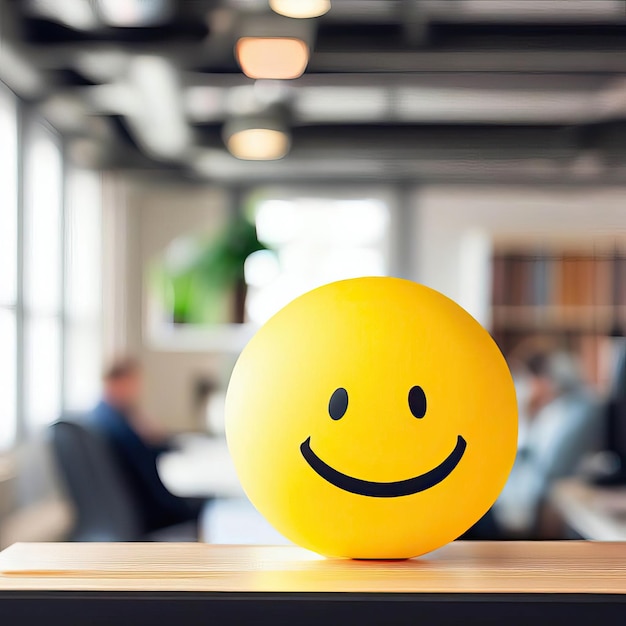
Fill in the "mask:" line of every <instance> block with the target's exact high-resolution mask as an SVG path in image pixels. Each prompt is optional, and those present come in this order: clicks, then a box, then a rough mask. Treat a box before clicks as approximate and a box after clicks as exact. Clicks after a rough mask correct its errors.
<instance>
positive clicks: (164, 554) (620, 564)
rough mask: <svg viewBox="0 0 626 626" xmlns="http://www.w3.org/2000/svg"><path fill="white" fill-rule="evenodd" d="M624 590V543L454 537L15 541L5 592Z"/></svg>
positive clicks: (1, 576) (0, 567)
mask: <svg viewBox="0 0 626 626" xmlns="http://www.w3.org/2000/svg"><path fill="white" fill-rule="evenodd" d="M18 590H26V591H42V590H45V591H173V592H176V591H200V592H241V593H256V592H262V593H328V592H331V593H332V592H350V593H453V594H454V593H465V594H467V593H479V594H480V593H489V594H493V593H520V594H546V593H553V594H554V593H558V594H563V593H564V594H589V593H598V594H609V593H610V594H626V543H592V542H578V541H576V542H573V541H571V542H537V543H526V542H506V543H498V542H485V543H483V542H455V543H452V544H449V545H448V546H446V547H445V548H442V549H441V550H438V551H437V552H435V553H432V554H430V555H427V556H425V557H422V558H420V559H413V560H410V561H350V560H340V559H324V558H322V557H319V556H317V555H315V554H312V553H310V552H307V551H305V550H302V549H300V548H295V547H287V546H280V547H269V546H217V545H215V546H211V545H207V544H165V543H163V544H159V543H150V544H148V543H137V544H120V543H118V544H93V543H92V544H86V543H83V544H80V543H72V544H62V543H59V544H36V543H34V544H15V545H14V546H11V547H10V548H8V549H7V550H5V551H4V552H2V553H0V593H1V592H6V591H18Z"/></svg>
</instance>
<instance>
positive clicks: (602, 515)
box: [550, 479, 626, 541]
mask: <svg viewBox="0 0 626 626" xmlns="http://www.w3.org/2000/svg"><path fill="white" fill-rule="evenodd" d="M550 501H551V502H552V504H553V506H554V508H555V509H556V510H557V511H558V512H559V513H560V515H561V516H562V517H563V520H564V521H565V523H566V524H567V525H568V526H569V527H570V528H571V529H572V530H574V531H575V532H577V533H578V534H579V535H580V536H581V537H584V538H585V539H593V540H596V541H626V487H612V488H608V487H594V486H593V485H589V484H587V483H585V482H583V481H581V480H576V479H570V480H564V481H560V482H558V483H557V484H556V485H555V486H554V488H553V490H552V492H551V494H550Z"/></svg>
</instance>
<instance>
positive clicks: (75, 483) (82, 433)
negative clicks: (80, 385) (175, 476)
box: [50, 420, 142, 541]
mask: <svg viewBox="0 0 626 626" xmlns="http://www.w3.org/2000/svg"><path fill="white" fill-rule="evenodd" d="M50 429H51V435H52V447H53V450H54V453H55V456H56V459H57V463H58V466H59V470H60V474H61V477H62V478H63V480H64V483H65V486H66V489H67V492H68V495H69V497H70V499H71V500H72V501H73V503H74V507H75V509H76V515H77V524H76V529H75V533H74V536H73V539H74V540H75V541H137V540H139V539H141V536H142V523H141V517H140V513H139V510H138V508H137V505H136V503H135V501H134V498H133V496H132V493H131V491H130V490H129V488H128V486H127V485H126V484H125V481H124V479H123V477H122V475H121V473H120V470H119V467H118V465H117V462H116V459H115V457H114V455H113V453H112V451H111V450H110V448H109V444H108V442H106V441H105V440H104V439H103V438H102V436H101V435H100V434H99V433H97V432H94V431H93V430H92V429H90V428H89V427H88V426H85V425H83V424H79V423H77V422H75V421H67V420H60V421H58V422H56V423H54V424H52V425H51V426H50Z"/></svg>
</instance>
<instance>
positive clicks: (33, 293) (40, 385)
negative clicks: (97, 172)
mask: <svg viewBox="0 0 626 626" xmlns="http://www.w3.org/2000/svg"><path fill="white" fill-rule="evenodd" d="M30 130H31V132H30V133H29V137H28V142H27V145H26V155H25V156H26V159H25V171H24V182H25V185H24V191H25V204H24V347H25V353H24V415H25V419H26V424H27V426H28V427H29V428H34V427H37V426H42V425H45V424H48V423H50V422H52V421H53V420H55V419H57V418H58V417H59V415H60V413H61V356H62V353H61V336H62V324H61V319H62V318H61V306H62V303H61V293H62V270H63V257H62V249H63V248H62V246H63V237H62V227H63V204H62V201H63V195H62V194H63V168H62V158H61V150H60V148H59V146H58V144H57V142H56V138H55V137H54V135H52V133H51V132H49V131H48V130H47V129H46V128H45V127H44V126H43V125H41V124H34V125H33V126H32V128H31V129H30Z"/></svg>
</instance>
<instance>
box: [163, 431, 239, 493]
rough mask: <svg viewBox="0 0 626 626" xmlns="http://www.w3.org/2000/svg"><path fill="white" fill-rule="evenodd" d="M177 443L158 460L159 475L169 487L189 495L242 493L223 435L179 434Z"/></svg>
mask: <svg viewBox="0 0 626 626" xmlns="http://www.w3.org/2000/svg"><path fill="white" fill-rule="evenodd" d="M177 446H178V449H177V450H175V451H173V452H168V453H166V454H163V455H161V457H160V458H159V461H158V471H159V476H160V477H161V480H162V481H163V484H164V485H165V486H166V487H167V489H168V490H169V491H171V492H172V493H174V494H176V495H177V496H181V497H193V498H210V497H224V498H235V497H243V496H244V492H243V489H242V487H241V484H240V483H239V479H238V478H237V473H236V471H235V466H234V465H233V461H232V459H231V458H230V454H229V452H228V447H227V445H226V440H225V439H224V438H217V437H216V438H212V437H206V436H202V435H186V436H182V435H181V436H180V437H179V438H178V439H177Z"/></svg>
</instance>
